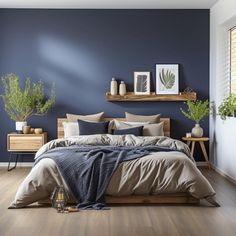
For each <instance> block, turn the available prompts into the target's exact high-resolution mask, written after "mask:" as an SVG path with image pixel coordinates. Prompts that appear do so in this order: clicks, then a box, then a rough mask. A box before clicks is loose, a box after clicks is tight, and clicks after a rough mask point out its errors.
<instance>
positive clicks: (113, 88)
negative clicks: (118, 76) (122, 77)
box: [110, 78, 117, 96]
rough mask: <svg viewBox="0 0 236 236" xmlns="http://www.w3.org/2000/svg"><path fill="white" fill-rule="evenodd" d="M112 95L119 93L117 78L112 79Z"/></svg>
mask: <svg viewBox="0 0 236 236" xmlns="http://www.w3.org/2000/svg"><path fill="white" fill-rule="evenodd" d="M110 92H111V95H112V96H114V95H117V81H116V80H115V78H112V80H111V88H110Z"/></svg>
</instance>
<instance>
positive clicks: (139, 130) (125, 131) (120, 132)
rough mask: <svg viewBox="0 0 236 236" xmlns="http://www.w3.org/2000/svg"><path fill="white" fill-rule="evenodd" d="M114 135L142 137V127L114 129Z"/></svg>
mask: <svg viewBox="0 0 236 236" xmlns="http://www.w3.org/2000/svg"><path fill="white" fill-rule="evenodd" d="M113 134H114V135H125V134H133V135H135V136H143V126H137V127H133V128H129V129H115V130H114V132H113Z"/></svg>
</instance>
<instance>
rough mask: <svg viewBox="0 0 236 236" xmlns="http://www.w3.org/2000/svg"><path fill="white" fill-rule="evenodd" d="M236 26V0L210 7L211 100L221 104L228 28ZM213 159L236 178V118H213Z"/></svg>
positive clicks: (225, 88)
mask: <svg viewBox="0 0 236 236" xmlns="http://www.w3.org/2000/svg"><path fill="white" fill-rule="evenodd" d="M233 26H236V0H219V1H218V2H217V3H216V4H215V5H214V6H213V7H212V8H211V10H210V101H211V102H212V103H214V104H215V107H218V106H219V104H220V103H221V102H222V99H223V98H224V97H225V96H227V95H228V94H229V55H230V54H229V29H230V28H231V27H233ZM210 140H211V142H210V160H211V162H212V163H213V165H215V166H216V167H217V168H218V169H219V170H221V171H222V172H224V173H225V174H227V175H228V176H230V177H232V178H233V179H234V180H236V118H229V119H227V120H226V121H224V122H223V121H221V120H220V118H219V116H216V115H213V116H211V118H210Z"/></svg>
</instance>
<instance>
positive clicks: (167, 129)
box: [57, 118, 170, 138]
mask: <svg viewBox="0 0 236 236" xmlns="http://www.w3.org/2000/svg"><path fill="white" fill-rule="evenodd" d="M113 119H117V120H120V121H125V118H103V120H102V121H110V120H113ZM66 121H67V119H66V118H58V119H57V138H63V137H64V127H63V122H66ZM161 121H162V122H164V134H165V136H167V137H170V118H161Z"/></svg>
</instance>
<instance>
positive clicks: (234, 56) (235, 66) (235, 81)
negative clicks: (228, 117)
mask: <svg viewBox="0 0 236 236" xmlns="http://www.w3.org/2000/svg"><path fill="white" fill-rule="evenodd" d="M230 90H231V91H230V92H231V93H234V94H236V27H234V28H232V29H231V30H230Z"/></svg>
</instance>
